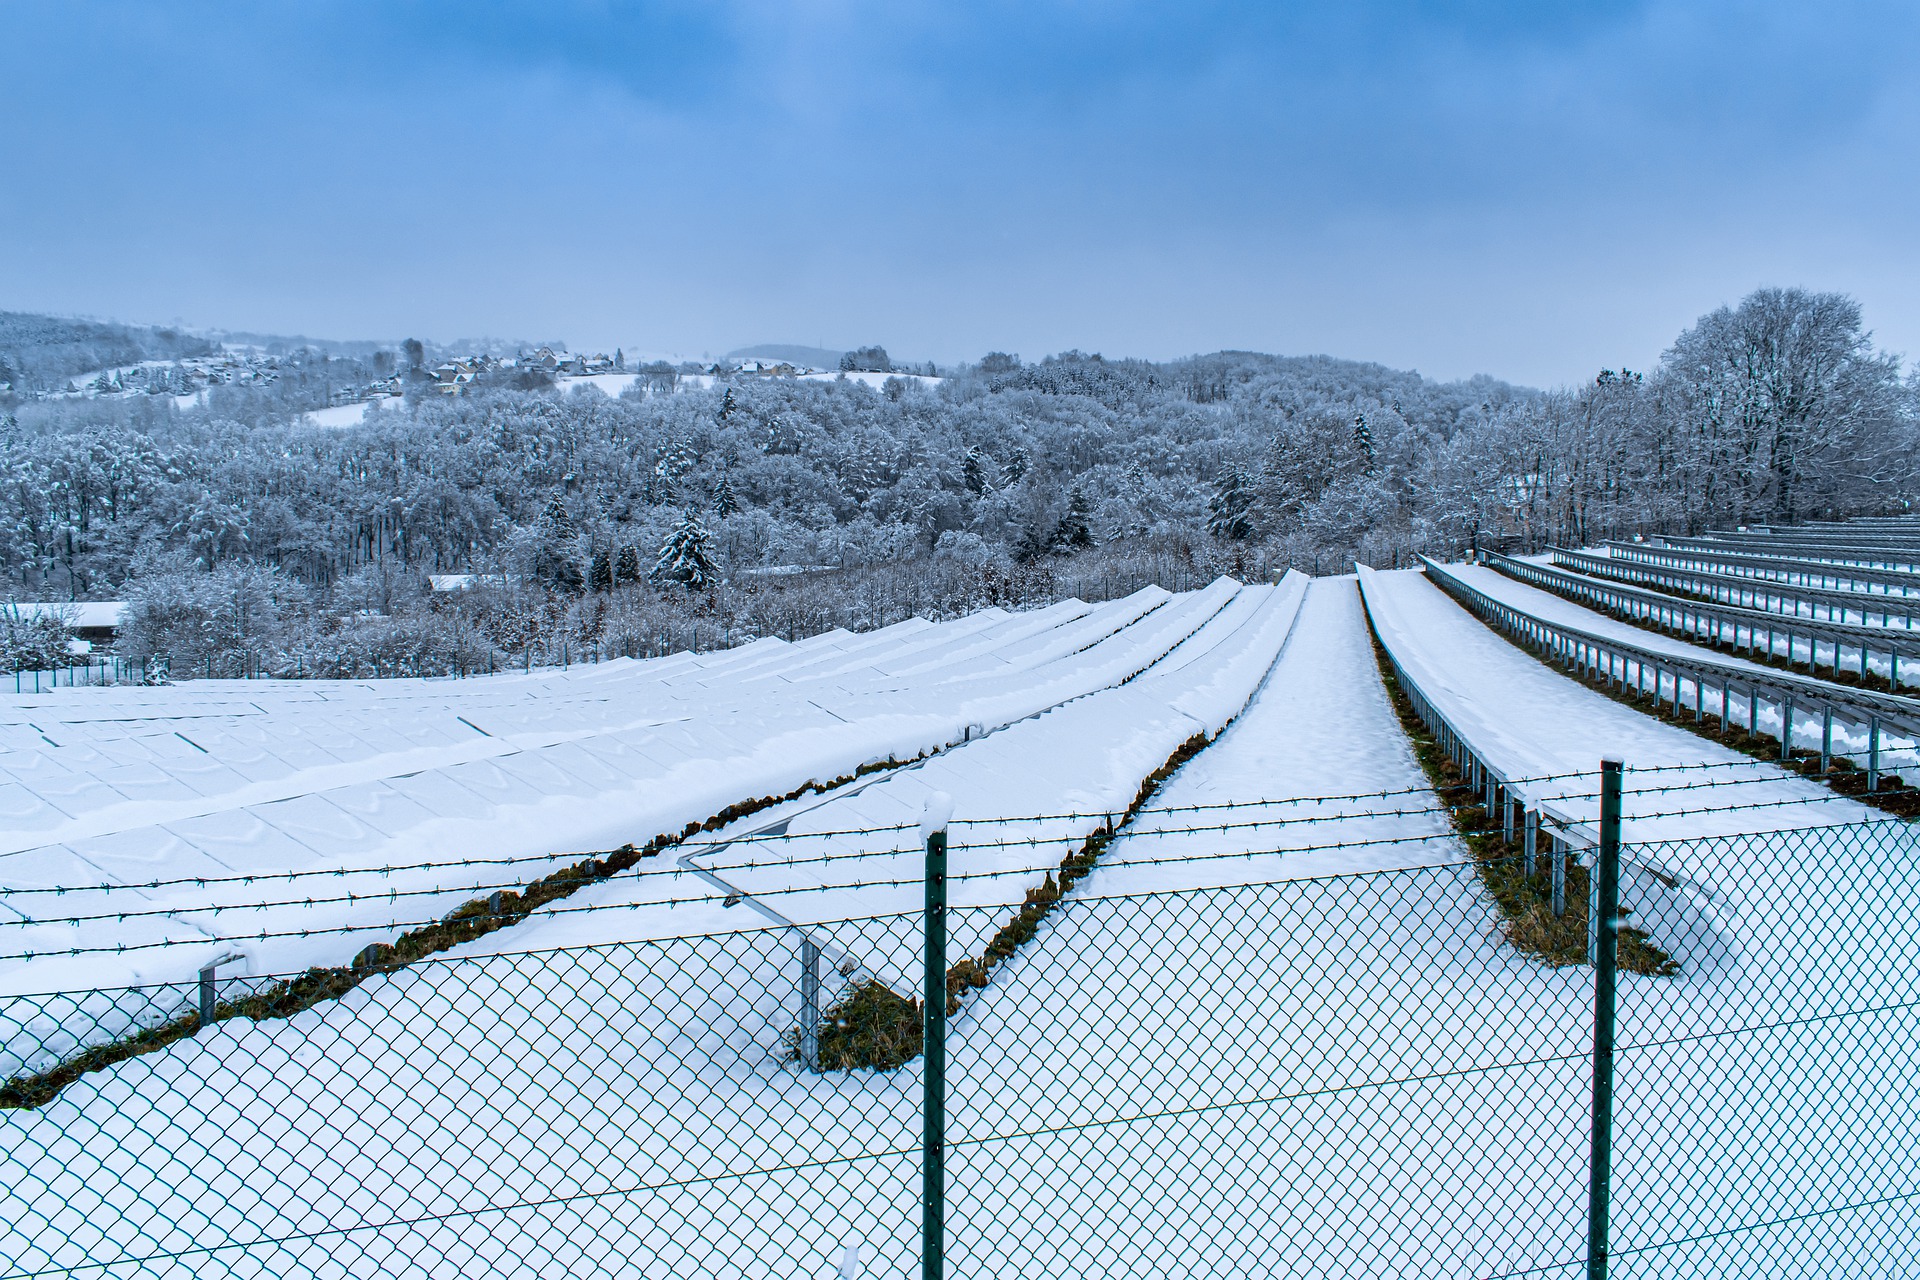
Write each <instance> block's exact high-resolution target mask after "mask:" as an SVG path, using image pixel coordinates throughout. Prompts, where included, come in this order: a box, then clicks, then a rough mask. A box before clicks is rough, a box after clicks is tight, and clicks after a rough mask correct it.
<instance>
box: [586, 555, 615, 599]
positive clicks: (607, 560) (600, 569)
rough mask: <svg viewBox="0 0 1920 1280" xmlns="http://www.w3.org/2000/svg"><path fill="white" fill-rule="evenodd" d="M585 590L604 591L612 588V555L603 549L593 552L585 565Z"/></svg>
mask: <svg viewBox="0 0 1920 1280" xmlns="http://www.w3.org/2000/svg"><path fill="white" fill-rule="evenodd" d="M587 590H589V591H600V592H606V591H611V590H613V556H612V555H611V554H609V553H608V552H605V551H600V552H596V553H594V557H593V559H592V560H591V561H590V562H589V563H588V565H587Z"/></svg>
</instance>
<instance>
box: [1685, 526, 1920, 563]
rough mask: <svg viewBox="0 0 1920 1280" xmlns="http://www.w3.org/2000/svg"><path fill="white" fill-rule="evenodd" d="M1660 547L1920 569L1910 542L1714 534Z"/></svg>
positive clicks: (1919, 559) (1916, 548) (1916, 550)
mask: <svg viewBox="0 0 1920 1280" xmlns="http://www.w3.org/2000/svg"><path fill="white" fill-rule="evenodd" d="M1660 543H1661V545H1662V546H1666V547H1676V548H1686V549H1688V550H1694V551H1732V552H1737V553H1743V554H1747V555H1778V556H1787V557H1791V558H1793V559H1796V560H1813V561H1817V562H1819V563H1821V564H1838V565H1847V566H1854V567H1859V568H1866V569H1887V570H1889V571H1892V572H1895V573H1913V572H1914V571H1916V570H1920V546H1916V545H1915V544H1914V543H1913V542H1911V541H1901V542H1898V543H1893V542H1878V541H1874V540H1870V539H1863V538H1830V539H1829V538H1804V539H1803V538H1783V537H1779V536H1776V535H1772V534H1764V533H1763V534H1750V533H1713V534H1707V535H1706V536H1704V537H1699V538H1675V537H1664V538H1661V539H1660Z"/></svg>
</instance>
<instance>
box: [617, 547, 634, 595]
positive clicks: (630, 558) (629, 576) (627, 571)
mask: <svg viewBox="0 0 1920 1280" xmlns="http://www.w3.org/2000/svg"><path fill="white" fill-rule="evenodd" d="M613 581H614V584H615V585H616V586H622V587H624V586H626V585H627V584H628V583H632V582H638V581H640V552H639V551H638V550H637V549H636V548H635V547H634V546H633V544H632V543H628V544H627V545H626V546H624V547H621V548H620V554H619V555H617V556H615V557H614V558H613Z"/></svg>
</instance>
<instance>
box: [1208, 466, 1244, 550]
mask: <svg viewBox="0 0 1920 1280" xmlns="http://www.w3.org/2000/svg"><path fill="white" fill-rule="evenodd" d="M1207 513H1208V514H1207V532H1208V533H1210V534H1212V535H1213V536H1214V537H1216V538H1219V539H1221V540H1223V541H1227V542H1240V541H1243V540H1244V539H1247V538H1250V537H1252V536H1253V487H1252V486H1251V485H1249V484H1248V483H1247V477H1246V473H1245V472H1243V471H1241V470H1240V468H1238V467H1234V468H1231V469H1230V470H1229V471H1228V472H1227V474H1226V475H1225V476H1224V477H1222V479H1221V481H1220V487H1219V488H1218V489H1216V490H1214V494H1213V497H1212V499H1210V500H1209V501H1208V503H1207Z"/></svg>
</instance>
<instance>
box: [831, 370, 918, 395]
mask: <svg viewBox="0 0 1920 1280" xmlns="http://www.w3.org/2000/svg"><path fill="white" fill-rule="evenodd" d="M837 378H845V379H846V380H847V381H849V382H864V383H865V384H866V385H867V386H869V387H872V388H874V389H875V390H876V391H877V390H879V389H880V388H881V387H884V386H886V385H887V380H888V379H889V378H898V379H899V380H900V381H901V382H904V383H906V384H908V385H909V386H920V387H937V386H939V385H940V384H941V383H942V382H943V381H945V379H943V378H936V377H933V376H931V375H929V374H924V373H870V372H867V371H866V370H861V369H856V370H852V371H838V372H831V373H803V374H800V375H799V376H798V377H797V378H795V381H797V382H832V381H834V380H835V379H837Z"/></svg>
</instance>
